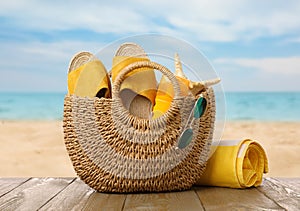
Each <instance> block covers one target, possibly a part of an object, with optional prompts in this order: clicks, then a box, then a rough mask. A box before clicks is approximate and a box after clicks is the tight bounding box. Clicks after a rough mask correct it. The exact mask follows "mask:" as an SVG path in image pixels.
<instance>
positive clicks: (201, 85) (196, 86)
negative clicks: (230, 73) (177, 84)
mask: <svg viewBox="0 0 300 211" xmlns="http://www.w3.org/2000/svg"><path fill="white" fill-rule="evenodd" d="M220 81H221V79H220V78H215V79H211V80H206V81H200V82H194V81H190V84H189V89H190V91H191V92H192V94H193V95H194V96H196V95H198V94H199V93H200V92H202V91H203V90H204V89H206V88H207V87H210V86H213V85H215V84H217V83H219V82H220Z"/></svg>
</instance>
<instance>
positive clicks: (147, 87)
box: [112, 43, 156, 119]
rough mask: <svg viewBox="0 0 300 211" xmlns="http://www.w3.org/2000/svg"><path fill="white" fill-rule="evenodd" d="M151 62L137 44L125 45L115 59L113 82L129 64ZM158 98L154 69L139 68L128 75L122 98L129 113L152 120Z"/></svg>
mask: <svg viewBox="0 0 300 211" xmlns="http://www.w3.org/2000/svg"><path fill="white" fill-rule="evenodd" d="M137 61H150V60H149V58H148V57H147V55H146V53H145V51H144V49H143V48H141V47H140V46H139V45H137V44H135V43H124V44H122V45H121V46H120V47H119V49H118V50H117V51H116V53H115V56H114V58H113V66H112V81H114V80H115V79H116V77H117V75H118V74H119V73H120V72H121V71H122V70H123V69H124V68H125V67H126V66H128V65H129V64H131V63H134V62H137ZM155 96H156V78H155V73H154V71H153V69H150V68H139V69H136V70H134V71H132V72H130V73H129V74H127V75H126V78H125V79H124V81H123V83H122V85H121V89H120V98H121V99H122V102H123V105H124V107H125V108H126V109H128V110H129V112H130V113H131V114H132V115H134V116H138V117H140V118H143V119H151V118H152V108H153V105H154V103H155Z"/></svg>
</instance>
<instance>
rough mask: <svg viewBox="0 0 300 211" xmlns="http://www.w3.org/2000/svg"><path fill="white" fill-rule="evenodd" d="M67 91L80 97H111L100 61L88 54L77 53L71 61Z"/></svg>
mask: <svg viewBox="0 0 300 211" xmlns="http://www.w3.org/2000/svg"><path fill="white" fill-rule="evenodd" d="M68 91H69V94H74V95H77V96H81V97H95V96H97V97H99V98H100V97H111V85H110V80H109V77H108V74H107V71H106V69H105V67H104V65H103V64H102V62H101V61H100V60H98V59H97V58H96V57H95V56H94V55H93V54H91V53H89V52H79V53H77V54H76V55H75V56H74V57H73V58H72V60H71V62H70V65H69V73H68Z"/></svg>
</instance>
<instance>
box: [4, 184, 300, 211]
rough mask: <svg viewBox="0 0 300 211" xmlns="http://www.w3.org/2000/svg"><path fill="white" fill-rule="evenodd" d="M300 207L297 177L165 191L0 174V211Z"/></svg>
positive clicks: (292, 208)
mask: <svg viewBox="0 0 300 211" xmlns="http://www.w3.org/2000/svg"><path fill="white" fill-rule="evenodd" d="M232 209H234V210H300V178H289V179H287V178H265V179H264V182H263V185H262V186H261V187H258V188H249V189H241V190H239V189H230V188H217V187H193V188H192V189H191V190H188V191H182V192H170V193H136V194H108V193H98V192H95V191H94V190H93V189H92V188H90V187H89V186H87V185H86V184H84V183H83V182H82V181H81V180H79V179H78V178H0V210H1V211H2V210H155V211H156V210H188V211H190V210H232Z"/></svg>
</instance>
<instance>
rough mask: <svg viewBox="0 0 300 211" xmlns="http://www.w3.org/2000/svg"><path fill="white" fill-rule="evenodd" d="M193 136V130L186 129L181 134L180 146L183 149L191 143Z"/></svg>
mask: <svg viewBox="0 0 300 211" xmlns="http://www.w3.org/2000/svg"><path fill="white" fill-rule="evenodd" d="M192 138H193V130H192V129H190V128H189V129H186V130H185V131H184V132H183V133H182V135H181V136H180V139H179V143H178V148H180V149H183V148H185V147H186V146H187V145H189V144H190V143H191V141H192Z"/></svg>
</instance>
